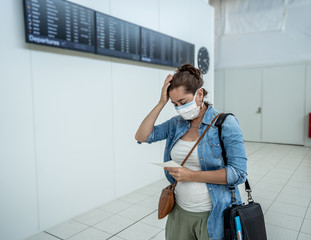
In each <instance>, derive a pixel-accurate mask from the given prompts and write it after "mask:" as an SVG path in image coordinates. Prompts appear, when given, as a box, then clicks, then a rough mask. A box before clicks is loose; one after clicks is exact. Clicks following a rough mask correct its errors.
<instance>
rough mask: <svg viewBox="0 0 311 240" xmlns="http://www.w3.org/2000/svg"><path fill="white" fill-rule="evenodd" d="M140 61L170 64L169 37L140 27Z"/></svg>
mask: <svg viewBox="0 0 311 240" xmlns="http://www.w3.org/2000/svg"><path fill="white" fill-rule="evenodd" d="M141 61H143V62H149V63H155V64H161V65H168V66H171V63H172V59H171V37H170V36H167V35H164V34H162V33H159V32H156V31H152V30H150V29H146V28H143V27H142V28H141Z"/></svg>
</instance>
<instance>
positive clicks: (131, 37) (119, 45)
mask: <svg viewBox="0 0 311 240" xmlns="http://www.w3.org/2000/svg"><path fill="white" fill-rule="evenodd" d="M96 33H97V39H96V40H97V53H98V54H103V55H108V56H113V57H120V58H127V59H132V60H137V61H139V60H140V27H139V26H138V25H135V24H132V23H129V22H126V21H123V20H120V19H118V18H115V17H111V16H109V15H106V14H103V13H99V12H96Z"/></svg>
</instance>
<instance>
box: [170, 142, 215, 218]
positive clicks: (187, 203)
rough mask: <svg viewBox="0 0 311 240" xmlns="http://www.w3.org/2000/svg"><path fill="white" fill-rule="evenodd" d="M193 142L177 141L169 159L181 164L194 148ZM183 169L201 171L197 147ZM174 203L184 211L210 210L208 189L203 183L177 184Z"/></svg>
mask: <svg viewBox="0 0 311 240" xmlns="http://www.w3.org/2000/svg"><path fill="white" fill-rule="evenodd" d="M195 143H196V141H194V142H190V141H184V140H181V139H179V140H178V141H177V142H176V143H175V145H174V146H173V148H172V150H171V158H172V160H174V161H175V162H177V163H178V164H181V163H182V162H183V160H184V159H185V158H186V156H187V154H188V153H189V152H190V150H191V149H192V147H193V146H194V144H195ZM184 166H185V167H187V168H189V169H191V170H192V171H201V170H202V169H201V165H200V162H199V156H198V150H197V147H196V148H195V149H194V150H193V152H192V153H191V155H190V156H189V158H188V160H187V161H186V163H185V165H184ZM175 199H176V203H177V204H178V205H179V206H180V207H181V208H183V209H184V210H186V211H190V212H206V211H210V210H211V208H212V201H211V199H210V196H209V193H208V189H207V186H206V184H205V183H200V182H178V183H177V186H176V188H175Z"/></svg>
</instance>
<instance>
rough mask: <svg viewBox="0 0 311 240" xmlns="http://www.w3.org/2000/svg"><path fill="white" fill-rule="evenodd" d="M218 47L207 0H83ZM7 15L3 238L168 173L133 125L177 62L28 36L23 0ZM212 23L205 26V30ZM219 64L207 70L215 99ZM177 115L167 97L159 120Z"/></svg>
mask: <svg viewBox="0 0 311 240" xmlns="http://www.w3.org/2000/svg"><path fill="white" fill-rule="evenodd" d="M74 2H76V3H78V4H81V5H84V6H86V7H90V8H93V9H95V10H98V11H101V12H104V13H107V14H110V15H113V16H116V17H118V18H121V19H124V20H127V21H130V22H133V23H135V24H138V25H141V26H144V27H148V28H151V29H154V30H157V31H161V32H163V33H165V34H169V35H170V36H173V37H177V38H180V39H184V40H186V41H189V42H192V43H194V44H195V46H196V49H195V52H196V53H197V50H198V48H199V47H201V46H206V47H207V48H208V49H209V51H210V57H211V66H210V69H213V67H214V63H213V58H214V51H213V34H214V26H213V8H212V7H210V6H209V5H208V4H207V3H205V2H204V1H201V0H196V1H190V0H182V1H178V0H170V1H164V0H153V1H144V0H134V1H125V0H113V1H112V0H104V1H103V0H96V1H94V0H92V1H90V0H75V1H74ZM2 9H3V10H4V11H3V14H1V16H0V20H1V21H0V22H1V23H0V26H1V29H2V31H1V45H0V50H1V57H0V61H1V62H0V63H1V64H0V66H1V72H0V109H1V119H0V132H1V134H0V146H1V148H0V191H1V198H0V215H1V217H0V239H6V240H15V239H24V238H26V237H28V236H31V235H33V234H35V233H37V232H39V231H41V230H44V229H46V228H49V227H51V226H53V225H56V224H58V223H60V222H62V221H65V220H67V219H69V218H72V217H74V216H77V215H79V214H81V213H83V212H85V211H87V210H90V209H92V208H95V207H97V206H99V205H101V204H103V203H105V202H108V201H110V200H112V199H115V198H117V197H119V196H121V195H125V194H127V193H128V192H131V191H133V190H136V189H138V188H140V187H143V186H145V185H147V184H149V183H151V182H154V181H156V180H158V179H160V178H162V177H163V172H162V170H161V169H159V168H155V167H153V166H152V165H151V164H149V162H155V161H161V160H162V156H163V143H156V144H152V145H147V144H143V145H138V144H137V143H136V141H135V140H134V135H135V132H136V130H137V128H138V126H139V124H140V122H141V121H142V119H143V118H144V117H145V116H146V114H147V113H148V112H149V111H150V110H151V109H152V108H153V106H154V105H155V104H156V103H157V101H158V99H159V96H160V90H161V87H162V83H163V81H164V79H165V77H166V76H167V74H169V73H172V72H173V71H174V69H173V68H168V67H162V66H157V65H149V64H144V63H139V62H132V61H127V60H119V59H114V58H109V57H104V56H98V55H94V54H88V53H81V52H75V51H69V50H63V49H56V48H49V47H44V46H37V45H31V44H26V43H25V40H24V22H23V9H22V2H21V1H20V0H11V1H5V2H3V3H2ZM202 24H204V30H202ZM213 77H214V76H213V71H209V73H208V74H207V75H205V76H204V79H205V87H206V88H207V90H208V91H209V92H210V96H209V99H208V100H209V101H211V102H213ZM173 115H175V111H174V109H173V107H172V106H167V107H166V108H165V109H164V110H163V112H162V113H161V115H160V117H159V121H158V122H162V121H164V120H166V119H167V118H169V117H171V116H173Z"/></svg>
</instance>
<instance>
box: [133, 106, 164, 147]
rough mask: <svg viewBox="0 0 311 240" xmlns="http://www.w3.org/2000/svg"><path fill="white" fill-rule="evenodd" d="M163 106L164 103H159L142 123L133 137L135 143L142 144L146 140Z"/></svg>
mask: <svg viewBox="0 0 311 240" xmlns="http://www.w3.org/2000/svg"><path fill="white" fill-rule="evenodd" d="M165 104H166V103H163V102H161V101H160V102H159V103H158V104H157V105H156V106H155V107H154V108H153V109H152V111H151V112H150V113H149V114H148V115H147V116H146V118H145V119H144V120H143V121H142V123H141V124H140V126H139V128H138V130H137V132H136V135H135V139H136V140H137V141H140V142H144V141H146V140H147V138H148V136H149V134H150V133H151V132H152V130H153V126H154V123H155V122H156V120H157V118H158V116H159V114H160V112H161V110H162V109H163V107H164V106H165Z"/></svg>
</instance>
